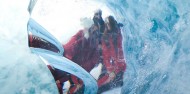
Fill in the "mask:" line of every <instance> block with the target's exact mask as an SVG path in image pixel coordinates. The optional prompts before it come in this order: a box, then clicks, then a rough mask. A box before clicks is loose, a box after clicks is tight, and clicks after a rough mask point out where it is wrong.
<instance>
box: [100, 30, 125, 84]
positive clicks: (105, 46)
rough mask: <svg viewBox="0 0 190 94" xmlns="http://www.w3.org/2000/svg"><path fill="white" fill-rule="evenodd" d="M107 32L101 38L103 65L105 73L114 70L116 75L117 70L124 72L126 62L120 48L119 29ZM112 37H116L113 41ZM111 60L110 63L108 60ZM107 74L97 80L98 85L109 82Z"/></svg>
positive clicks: (120, 37)
mask: <svg viewBox="0 0 190 94" xmlns="http://www.w3.org/2000/svg"><path fill="white" fill-rule="evenodd" d="M114 34H115V35H114V36H115V37H112V36H113V33H107V35H106V38H105V36H103V38H102V55H103V65H104V66H105V68H106V70H107V73H111V72H114V73H115V74H116V75H117V74H118V73H119V72H124V71H125V70H126V63H125V60H124V55H123V49H122V36H121V31H120V30H119V29H118V31H117V32H116V33H114ZM113 39H116V40H115V41H114V40H113ZM111 60H113V62H112V63H111V62H110V61H111ZM109 82H110V80H109V75H105V76H104V77H102V78H100V79H99V80H98V86H99V87H100V86H102V85H104V84H106V83H109Z"/></svg>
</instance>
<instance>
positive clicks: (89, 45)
mask: <svg viewBox="0 0 190 94" xmlns="http://www.w3.org/2000/svg"><path fill="white" fill-rule="evenodd" d="M87 32H88V31H87ZM63 47H64V56H65V57H66V58H68V59H70V60H71V61H73V62H75V63H77V64H78V65H80V66H81V67H82V68H84V69H85V70H86V71H88V72H90V71H91V70H92V69H93V68H94V66H95V65H96V64H97V63H98V60H99V53H98V40H97V41H95V43H93V42H92V41H90V40H88V39H86V38H85V37H84V33H83V31H82V30H80V31H79V32H78V33H77V34H76V35H74V36H73V37H72V38H71V40H70V41H69V42H68V43H66V44H65V45H63Z"/></svg>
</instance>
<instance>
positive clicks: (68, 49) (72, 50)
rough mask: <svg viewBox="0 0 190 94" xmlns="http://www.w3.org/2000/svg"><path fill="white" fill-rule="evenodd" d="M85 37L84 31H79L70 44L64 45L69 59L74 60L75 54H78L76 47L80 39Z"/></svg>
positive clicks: (65, 53)
mask: <svg viewBox="0 0 190 94" xmlns="http://www.w3.org/2000/svg"><path fill="white" fill-rule="evenodd" d="M82 36H83V31H82V30H81V31H79V32H78V33H77V34H75V35H74V36H73V37H72V38H71V39H70V41H69V42H68V43H66V44H65V45H63V48H64V54H63V56H65V57H66V58H68V59H70V60H71V59H72V58H73V56H74V54H75V53H76V47H77V45H78V43H79V41H80V38H81V37H82Z"/></svg>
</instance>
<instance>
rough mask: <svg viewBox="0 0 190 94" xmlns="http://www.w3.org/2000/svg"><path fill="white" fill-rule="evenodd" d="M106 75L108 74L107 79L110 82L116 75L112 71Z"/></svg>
mask: <svg viewBox="0 0 190 94" xmlns="http://www.w3.org/2000/svg"><path fill="white" fill-rule="evenodd" d="M108 74H109V79H110V80H111V81H112V80H114V78H115V77H116V74H115V72H114V71H113V72H108Z"/></svg>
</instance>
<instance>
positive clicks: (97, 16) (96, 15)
mask: <svg viewBox="0 0 190 94" xmlns="http://www.w3.org/2000/svg"><path fill="white" fill-rule="evenodd" d="M101 16H102V14H101V13H100V12H97V13H95V14H94V17H95V18H97V19H100V18H101Z"/></svg>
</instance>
